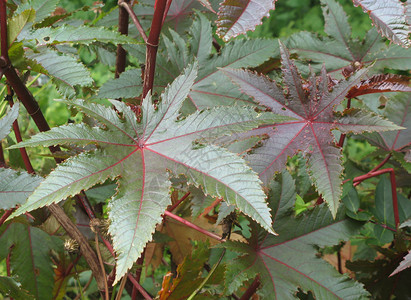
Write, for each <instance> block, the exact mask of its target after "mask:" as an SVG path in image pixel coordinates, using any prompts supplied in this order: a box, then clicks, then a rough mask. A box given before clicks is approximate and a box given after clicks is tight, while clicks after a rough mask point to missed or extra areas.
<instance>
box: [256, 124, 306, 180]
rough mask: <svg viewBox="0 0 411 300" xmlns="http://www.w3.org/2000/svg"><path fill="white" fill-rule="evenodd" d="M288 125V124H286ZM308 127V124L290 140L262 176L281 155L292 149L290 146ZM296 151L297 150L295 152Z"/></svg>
mask: <svg viewBox="0 0 411 300" xmlns="http://www.w3.org/2000/svg"><path fill="white" fill-rule="evenodd" d="M284 125H288V124H284ZM306 127H307V124H306V125H304V126H303V127H301V129H300V131H298V132H297V134H296V135H295V136H294V137H293V138H292V139H291V140H290V142H289V143H288V144H287V145H286V146H285V147H284V148H283V150H282V151H281V152H280V153H279V154H278V155H277V156H276V157H275V159H274V160H273V161H272V162H271V163H270V164H269V165H268V166H267V167H266V168H265V169H264V171H262V172H261V173H260V174H261V175H262V174H264V173H265V172H266V171H268V170H269V169H270V167H271V166H272V165H273V164H274V162H275V161H276V160H277V159H279V158H280V157H281V155H282V154H283V153H284V152H285V150H286V149H288V148H290V146H291V145H292V144H293V142H294V141H295V139H296V138H297V137H298V136H299V135H300V134H301V132H302V131H303V129H304V128H306ZM294 151H295V150H294Z"/></svg>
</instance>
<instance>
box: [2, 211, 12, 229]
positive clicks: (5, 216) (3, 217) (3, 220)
mask: <svg viewBox="0 0 411 300" xmlns="http://www.w3.org/2000/svg"><path fill="white" fill-rule="evenodd" d="M13 211H14V209H13V208H12V209H9V210H6V211H5V212H4V214H3V215H2V216H1V218H0V226H1V225H3V223H4V222H5V221H6V220H7V218H8V217H9V216H10V215H11V214H12V213H13Z"/></svg>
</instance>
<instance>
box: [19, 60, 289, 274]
mask: <svg viewBox="0 0 411 300" xmlns="http://www.w3.org/2000/svg"><path fill="white" fill-rule="evenodd" d="M196 74H197V66H196V64H195V65H192V66H189V67H188V68H187V69H185V71H184V73H183V74H182V75H181V76H179V77H178V78H177V79H176V80H175V81H174V82H173V83H172V84H171V85H170V86H169V87H168V88H167V89H166V90H165V92H164V93H163V94H162V97H161V102H159V104H158V108H157V109H155V107H154V105H152V103H151V99H150V96H148V97H146V99H144V101H143V104H142V114H143V115H142V121H141V123H138V122H137V119H136V116H135V114H134V112H133V111H132V110H131V109H130V108H129V107H128V106H127V105H126V104H124V103H122V102H119V101H115V100H112V104H113V105H114V107H115V110H114V109H113V108H108V107H105V106H102V105H98V104H92V103H87V102H85V101H82V100H76V101H71V102H69V101H65V100H64V102H65V103H67V104H71V105H73V106H74V107H76V108H77V109H79V110H80V111H82V112H83V113H85V114H86V115H89V116H90V117H93V118H95V119H96V120H97V121H98V122H99V123H100V124H101V126H100V127H93V128H91V127H89V126H88V125H84V124H74V125H68V126H62V127H57V128H53V129H51V130H50V131H48V132H45V133H40V134H38V135H36V136H34V137H33V138H32V139H31V140H28V141H25V142H23V143H20V144H19V145H18V146H17V147H19V146H20V147H22V146H35V145H42V146H48V145H55V144H80V145H84V144H96V145H97V146H98V148H97V150H95V151H93V152H89V153H86V152H84V153H82V154H80V155H78V156H75V157H73V158H70V159H68V160H67V161H66V162H64V163H62V164H60V165H59V166H58V167H57V168H56V169H55V170H54V171H53V172H51V173H50V175H49V176H48V177H47V178H46V179H45V180H44V181H43V182H42V183H41V184H40V186H39V187H38V188H37V189H36V190H35V191H34V193H33V194H32V195H31V196H30V198H29V199H28V201H27V203H25V204H23V205H22V206H21V207H20V208H19V209H18V210H16V212H15V213H14V214H13V215H12V217H14V216H17V215H20V214H22V213H24V212H26V211H30V210H33V209H36V208H38V207H41V206H45V205H49V204H51V203H55V202H58V201H61V200H62V199H65V198H66V197H68V196H72V195H75V194H76V193H78V192H80V191H81V190H83V189H88V188H90V187H92V186H93V185H95V184H97V183H101V182H104V181H105V180H106V179H108V178H110V179H117V184H118V190H117V193H116V194H115V195H114V196H113V197H112V199H111V200H110V202H109V218H110V220H111V225H110V228H109V231H110V233H111V235H112V237H113V246H114V249H115V251H116V253H117V255H118V258H117V275H116V276H117V277H116V281H118V280H119V279H120V278H121V277H122V276H123V275H124V274H125V273H126V272H127V271H128V269H129V268H130V267H131V266H132V265H133V263H134V262H135V261H136V259H137V258H138V257H139V255H140V253H141V252H142V251H143V249H144V246H145V244H146V243H147V242H148V241H149V240H150V239H151V236H152V234H153V232H154V230H155V226H156V224H158V223H160V222H161V221H162V216H161V215H162V213H163V212H164V210H165V209H166V207H167V206H168V205H169V204H170V196H169V188H170V185H171V183H170V181H169V172H172V173H174V174H175V175H180V174H184V175H185V176H186V177H187V179H188V181H189V183H192V184H195V185H196V186H202V188H203V190H204V192H205V193H206V194H209V195H211V196H213V197H223V198H224V199H225V200H226V201H227V202H228V203H230V204H233V205H235V206H236V207H237V208H239V209H240V210H241V211H242V212H244V213H245V214H247V215H249V216H250V217H251V218H252V219H254V220H256V221H257V222H258V223H259V224H261V226H262V227H263V228H265V229H266V230H267V231H269V232H270V233H274V231H273V229H272V226H271V216H270V213H269V208H268V206H267V204H266V202H265V194H264V192H263V190H262V187H261V185H260V184H261V182H260V180H259V179H258V176H257V174H256V173H255V172H253V171H252V170H251V169H250V168H249V167H248V166H247V165H246V164H245V161H244V160H243V159H242V158H241V157H240V156H238V155H237V154H233V153H231V152H228V151H227V150H225V149H223V148H220V147H217V146H214V145H207V144H205V143H203V142H204V140H206V139H209V138H210V137H216V136H221V135H225V134H228V135H230V134H235V133H238V132H242V131H247V130H251V129H253V128H256V127H258V126H259V125H260V124H264V123H271V124H272V123H276V122H281V121H284V120H288V119H289V118H288V117H282V116H277V115H275V114H272V113H257V112H256V111H255V110H254V109H253V108H250V107H240V106H233V107H221V108H215V109H210V110H205V111H201V112H200V111H199V112H196V113H194V114H192V115H189V116H187V117H185V118H183V119H179V111H180V109H181V105H182V103H183V101H184V100H185V99H186V97H187V95H188V93H189V91H190V88H191V87H192V85H193V83H194V81H195V78H196Z"/></svg>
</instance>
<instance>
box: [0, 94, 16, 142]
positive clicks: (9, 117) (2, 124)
mask: <svg viewBox="0 0 411 300" xmlns="http://www.w3.org/2000/svg"><path fill="white" fill-rule="evenodd" d="M18 116H19V103H18V102H16V103H15V104H14V105H13V107H12V108H11V109H10V111H9V112H8V113H7V114H6V115H5V116H4V117H3V118H1V119H0V140H2V139H4V138H5V137H6V136H7V135H8V134H9V133H10V130H11V127H12V126H13V122H14V121H16V120H17V117H18Z"/></svg>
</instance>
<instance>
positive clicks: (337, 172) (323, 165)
mask: <svg viewBox="0 0 411 300" xmlns="http://www.w3.org/2000/svg"><path fill="white" fill-rule="evenodd" d="M280 48H281V57H282V70H283V74H284V75H283V76H284V78H283V81H284V85H285V87H286V88H287V93H286V94H284V93H283V91H282V89H281V88H280V87H279V86H277V84H276V83H275V82H272V81H271V80H270V79H269V78H267V77H265V76H259V75H257V74H255V73H252V72H249V71H244V70H233V69H228V68H226V69H223V71H224V73H225V74H227V75H228V76H229V77H230V78H231V79H232V81H233V82H234V83H236V84H237V85H238V86H239V87H240V88H241V89H242V91H243V92H244V93H246V94H247V95H249V96H251V97H253V98H254V100H255V101H256V102H257V103H259V104H261V105H264V106H266V107H267V108H269V109H270V110H271V111H273V112H274V113H277V114H282V115H284V116H289V117H293V118H296V119H297V120H296V121H295V120H293V121H289V122H284V123H282V124H278V125H276V127H275V128H273V126H260V128H258V129H256V130H254V131H251V132H249V133H246V135H242V136H241V137H243V138H244V137H247V136H252V135H257V134H264V135H266V136H268V139H266V140H264V141H263V146H262V147H259V148H257V149H255V150H254V152H253V153H252V154H250V155H249V156H248V157H247V160H249V161H250V162H251V166H252V167H253V169H254V170H255V171H256V172H258V174H259V175H260V178H261V179H262V180H263V182H265V183H268V182H269V180H270V179H271V178H272V176H273V174H274V173H275V172H276V171H279V170H281V169H283V168H284V166H285V163H286V161H287V158H288V157H289V156H293V155H294V154H296V153H297V152H298V151H301V152H302V153H303V154H304V156H305V157H306V158H307V163H308V169H309V171H310V175H311V178H312V180H313V181H314V184H315V186H316V188H317V189H318V191H319V193H321V194H322V196H323V198H324V200H325V201H326V202H327V203H328V205H329V207H330V210H331V212H332V214H333V215H334V216H335V214H336V212H337V209H338V203H339V201H340V196H341V184H342V181H341V173H342V170H343V167H342V166H341V158H342V157H341V150H340V149H338V148H337V147H336V146H335V145H334V136H333V134H332V133H331V130H333V129H337V128H338V129H340V130H341V131H344V132H347V131H352V132H354V133H359V132H362V131H374V130H395V129H398V128H399V127H398V126H396V125H394V124H392V123H391V122H388V121H384V120H382V119H381V118H379V117H378V116H376V115H370V114H368V115H367V114H366V115H364V113H363V112H359V111H347V112H346V114H345V115H343V116H342V117H340V116H338V115H336V114H334V112H333V108H334V106H336V105H338V104H340V103H341V101H342V100H343V99H344V97H345V95H346V94H347V93H348V91H349V90H350V89H351V88H352V87H353V86H355V85H356V84H357V83H358V82H359V81H360V78H361V76H362V75H363V74H365V72H366V71H367V70H366V69H363V70H360V71H358V72H357V73H355V74H354V75H352V76H351V77H350V78H349V79H348V80H342V81H340V82H339V83H338V84H336V85H335V86H333V87H332V90H331V91H330V90H329V80H328V77H327V74H326V72H325V70H324V68H323V70H322V74H321V76H320V77H315V76H314V75H312V76H311V77H310V79H309V81H308V82H305V81H303V80H302V78H301V77H300V75H299V74H298V71H297V68H296V67H295V65H294V63H293V61H291V60H290V57H289V54H288V52H287V50H286V49H284V48H283V46H280Z"/></svg>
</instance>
